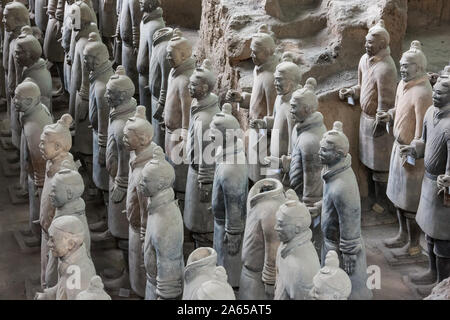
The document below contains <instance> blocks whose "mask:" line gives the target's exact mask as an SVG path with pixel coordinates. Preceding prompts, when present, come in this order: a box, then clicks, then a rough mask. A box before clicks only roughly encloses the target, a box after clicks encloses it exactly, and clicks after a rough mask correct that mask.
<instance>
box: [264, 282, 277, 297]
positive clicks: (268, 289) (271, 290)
mask: <svg viewBox="0 0 450 320" xmlns="http://www.w3.org/2000/svg"><path fill="white" fill-rule="evenodd" d="M264 292H265V293H266V296H267V298H270V299H273V296H274V292H275V286H273V285H270V284H266V283H264Z"/></svg>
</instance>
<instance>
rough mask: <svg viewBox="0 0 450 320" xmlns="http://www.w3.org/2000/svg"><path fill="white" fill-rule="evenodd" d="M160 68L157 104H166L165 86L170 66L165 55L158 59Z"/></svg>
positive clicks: (167, 81)
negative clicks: (159, 87)
mask: <svg viewBox="0 0 450 320" xmlns="http://www.w3.org/2000/svg"><path fill="white" fill-rule="evenodd" d="M160 60H161V61H160V64H159V65H160V68H161V91H160V92H159V101H158V102H159V104H160V105H161V106H164V105H165V104H166V95H167V86H168V83H169V74H170V70H171V69H172V67H171V66H170V63H169V61H167V59H166V57H165V56H163V57H162V58H161V59H160Z"/></svg>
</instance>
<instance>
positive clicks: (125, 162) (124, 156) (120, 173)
mask: <svg viewBox="0 0 450 320" xmlns="http://www.w3.org/2000/svg"><path fill="white" fill-rule="evenodd" d="M118 131H119V130H118ZM114 138H115V142H116V145H117V174H116V177H115V179H114V181H115V183H116V185H118V186H119V187H121V188H125V189H126V188H127V187H128V173H129V172H128V171H129V162H130V152H129V151H128V150H126V149H125V146H124V144H123V132H120V133H119V132H116V134H115V135H114Z"/></svg>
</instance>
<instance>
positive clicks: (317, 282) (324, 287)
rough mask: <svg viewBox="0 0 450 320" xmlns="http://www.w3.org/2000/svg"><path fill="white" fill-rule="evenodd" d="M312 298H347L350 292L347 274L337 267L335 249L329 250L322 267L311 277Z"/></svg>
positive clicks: (350, 287) (350, 284)
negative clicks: (312, 285)
mask: <svg viewBox="0 0 450 320" xmlns="http://www.w3.org/2000/svg"><path fill="white" fill-rule="evenodd" d="M313 284H314V287H313V288H312V289H311V292H310V298H311V299H312V300H347V299H348V297H349V296H350V293H351V292H352V282H351V281H350V278H349V277H348V274H347V273H345V271H344V270H342V269H341V268H339V257H338V255H337V253H336V251H333V250H330V251H328V253H327V256H326V257H325V263H324V266H323V268H322V269H320V271H319V272H318V273H317V274H316V275H315V276H314V278H313Z"/></svg>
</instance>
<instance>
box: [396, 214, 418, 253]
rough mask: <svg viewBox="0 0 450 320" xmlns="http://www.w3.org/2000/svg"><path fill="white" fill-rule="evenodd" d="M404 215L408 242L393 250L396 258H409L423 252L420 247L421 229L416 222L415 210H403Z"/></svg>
mask: <svg viewBox="0 0 450 320" xmlns="http://www.w3.org/2000/svg"><path fill="white" fill-rule="evenodd" d="M402 214H403V216H404V217H405V218H406V228H407V242H406V244H405V245H403V246H402V247H401V248H397V249H395V250H393V251H392V254H393V255H394V256H395V257H396V258H407V257H413V256H417V255H419V254H421V251H422V250H421V248H420V243H419V242H420V233H421V231H422V230H420V227H419V225H418V224H417V222H416V213H415V212H407V211H403V212H402Z"/></svg>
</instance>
